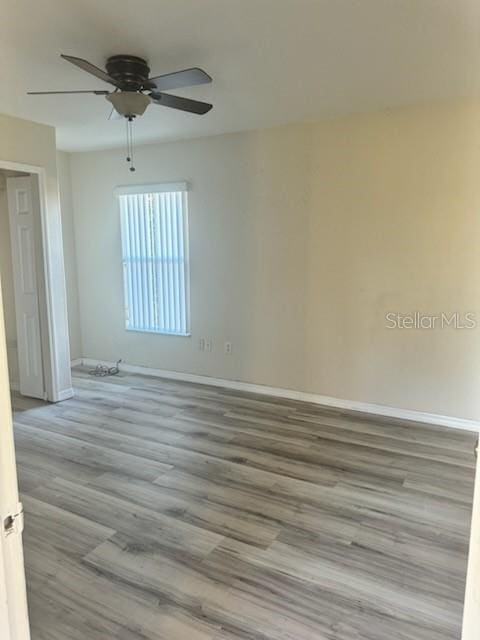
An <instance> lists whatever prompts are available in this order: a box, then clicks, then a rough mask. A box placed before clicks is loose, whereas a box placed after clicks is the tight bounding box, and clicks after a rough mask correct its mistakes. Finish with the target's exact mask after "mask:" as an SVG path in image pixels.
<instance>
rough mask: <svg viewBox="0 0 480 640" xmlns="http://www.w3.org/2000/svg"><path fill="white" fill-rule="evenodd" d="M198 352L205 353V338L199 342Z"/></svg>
mask: <svg viewBox="0 0 480 640" xmlns="http://www.w3.org/2000/svg"><path fill="white" fill-rule="evenodd" d="M198 350H199V351H205V338H200V340H199V341H198Z"/></svg>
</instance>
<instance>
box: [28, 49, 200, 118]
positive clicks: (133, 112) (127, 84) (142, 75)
mask: <svg viewBox="0 0 480 640" xmlns="http://www.w3.org/2000/svg"><path fill="white" fill-rule="evenodd" d="M61 57H62V58H63V59H64V60H67V61H68V62H71V63H72V64H74V65H76V66H77V67H80V69H83V70H84V71H86V72H87V73H90V74H91V75H93V76H95V77H96V78H99V79H100V80H103V81H104V82H108V84H110V85H113V86H114V87H115V89H114V90H113V91H104V90H95V89H92V90H83V91H28V95H31V96H32V95H35V96H38V95H51V94H68V93H93V94H95V95H97V96H105V97H106V99H107V100H108V101H109V102H111V103H112V105H113V107H114V108H115V111H118V113H119V114H120V115H122V116H125V117H127V118H128V117H129V116H131V117H135V116H141V115H142V114H143V113H144V112H145V109H146V108H147V107H148V105H149V104H151V103H153V104H159V105H161V106H164V107H170V108H172V109H180V110H181V111H188V112H189V113H196V114H198V115H203V114H204V113H208V112H209V111H210V109H211V108H212V106H213V105H211V104H208V103H207V102H199V101H198V100H191V99H190V98H182V97H180V96H173V95H171V94H170V93H163V92H164V91H171V90H172V89H181V88H183V87H192V86H194V85H197V84H207V83H209V82H211V81H212V78H211V77H210V76H209V75H208V73H206V72H205V71H203V69H199V68H198V67H193V68H191V69H183V71H174V72H173V73H166V74H164V75H162V76H155V77H153V78H149V77H148V76H149V74H150V68H149V66H148V64H147V62H146V60H144V59H143V58H138V57H137V56H129V55H118V56H111V57H110V58H108V60H107V64H106V71H103V69H99V68H98V67H96V66H95V65H94V64H92V63H91V62H88V61H87V60H84V59H83V58H76V57H75V56H66V55H64V54H61Z"/></svg>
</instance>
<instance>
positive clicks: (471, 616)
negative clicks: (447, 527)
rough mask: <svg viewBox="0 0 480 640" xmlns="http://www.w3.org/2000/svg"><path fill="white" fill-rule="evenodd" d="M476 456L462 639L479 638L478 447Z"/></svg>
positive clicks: (479, 523)
mask: <svg viewBox="0 0 480 640" xmlns="http://www.w3.org/2000/svg"><path fill="white" fill-rule="evenodd" d="M477 458H478V459H477V477H476V480H475V495H474V497H473V512H472V533H471V537H470V555H469V557H468V574H467V588H466V591H465V610H464V615H463V633H462V640H478V638H480V451H479V449H478V447H477Z"/></svg>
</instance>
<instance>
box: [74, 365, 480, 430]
mask: <svg viewBox="0 0 480 640" xmlns="http://www.w3.org/2000/svg"><path fill="white" fill-rule="evenodd" d="M81 364H83V365H84V366H86V367H92V368H93V367H96V366H97V364H103V365H106V366H108V367H113V366H115V365H116V364H117V363H116V362H108V361H105V360H94V359H93V358H81ZM120 370H121V371H125V372H127V373H138V374H140V375H144V376H153V377H156V378H167V379H169V380H181V381H183V382H194V383H195V384H204V385H210V386H213V387H223V388H224V389H234V390H236V391H247V392H249V393H256V394H260V395H264V396H273V397H277V398H286V399H288V400H300V401H301V402H309V403H311V404H318V405H322V406H324V407H329V408H334V409H341V410H344V411H353V412H357V413H369V414H372V415H375V416H383V417H386V418H395V419H399V420H406V421H409V422H422V423H425V424H429V425H434V426H436V427H449V428H451V429H464V430H465V431H475V432H477V433H480V422H478V421H476V420H467V419H466V418H456V417H453V416H443V415H440V414H437V413H427V412H424V411H415V410H412V409H399V408H397V407H388V406H385V405H382V404H372V403H370V402H359V401H357V400H344V399H342V398H333V397H331V396H322V395H319V394H317V393H307V392H305V391H295V390H294V389H282V388H280V387H269V386H266V385H262V384H253V383H251V382H240V381H238V380H226V379H224V378H211V377H210V376H202V375H198V374H196V373H183V372H181V371H169V370H167V369H152V368H150V367H142V366H140V365H136V364H127V363H125V362H123V361H122V363H121V365H120Z"/></svg>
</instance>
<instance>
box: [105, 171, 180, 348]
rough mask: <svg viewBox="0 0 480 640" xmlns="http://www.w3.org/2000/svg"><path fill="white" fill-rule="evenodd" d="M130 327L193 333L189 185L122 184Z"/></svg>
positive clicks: (127, 306)
mask: <svg viewBox="0 0 480 640" xmlns="http://www.w3.org/2000/svg"><path fill="white" fill-rule="evenodd" d="M116 195H118V198H119V201H120V215H121V229H122V252H123V281H124V291H125V311H126V328H127V329H128V330H131V331H149V332H154V333H167V334H172V335H178V336H186V335H189V317H188V316H189V299H188V298H189V296H188V220H187V185H186V184H184V183H180V184H163V185H148V186H144V187H133V186H132V187H119V188H117V189H116Z"/></svg>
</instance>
